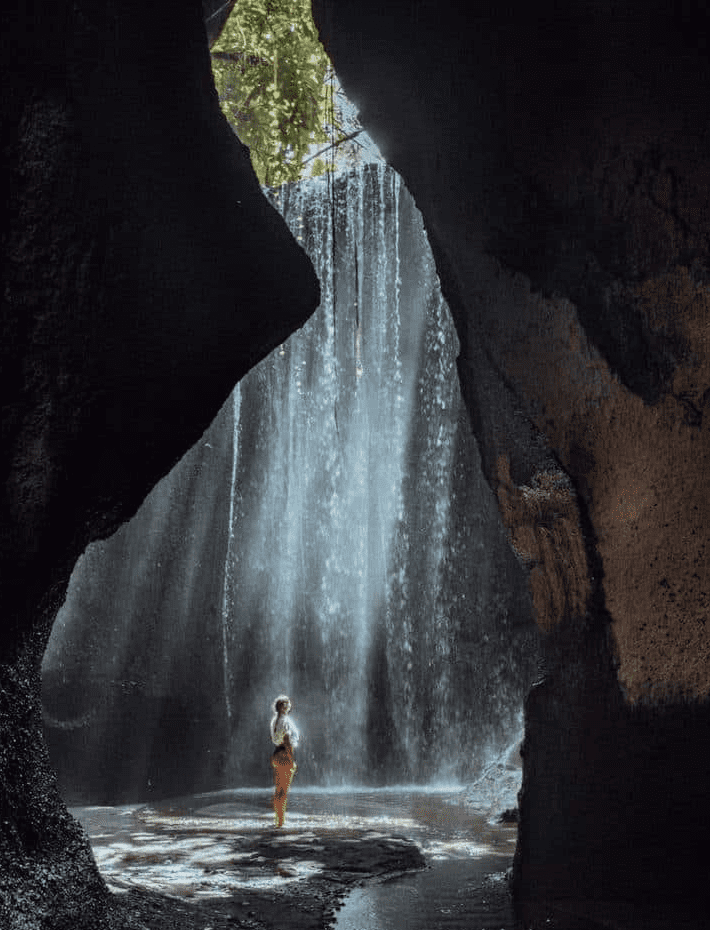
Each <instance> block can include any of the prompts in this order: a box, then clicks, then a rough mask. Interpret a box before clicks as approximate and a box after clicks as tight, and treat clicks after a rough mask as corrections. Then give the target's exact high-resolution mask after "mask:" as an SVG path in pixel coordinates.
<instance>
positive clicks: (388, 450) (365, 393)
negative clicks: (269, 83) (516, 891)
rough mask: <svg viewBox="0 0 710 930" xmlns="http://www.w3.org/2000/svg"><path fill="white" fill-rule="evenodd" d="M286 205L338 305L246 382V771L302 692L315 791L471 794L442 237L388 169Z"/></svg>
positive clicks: (235, 675)
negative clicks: (464, 758)
mask: <svg viewBox="0 0 710 930" xmlns="http://www.w3.org/2000/svg"><path fill="white" fill-rule="evenodd" d="M275 203H276V205H277V207H278V208H279V209H280V210H281V212H282V214H283V216H284V218H285V220H286V222H287V223H288V225H289V227H290V228H291V230H292V232H293V233H294V235H295V236H296V238H297V239H298V241H300V242H301V243H302V244H303V247H304V248H305V249H306V251H307V252H308V254H309V256H310V257H311V260H312V261H313V263H314V266H315V269H316V272H317V274H318V275H319V278H320V280H321V285H322V302H321V305H320V308H319V310H318V311H317V313H316V314H315V316H314V317H313V318H312V319H311V320H310V321H309V322H308V324H307V325H306V326H304V327H303V329H302V330H301V331H300V332H298V333H296V334H295V335H294V336H292V337H291V339H289V340H288V342H287V343H285V344H284V345H283V346H281V347H280V348H279V349H278V350H277V351H276V352H275V353H273V354H272V356H270V358H268V359H267V360H265V361H264V362H263V363H262V364H261V365H260V366H259V367H258V368H257V369H256V370H254V371H253V372H252V373H250V374H249V376H248V377H247V378H246V379H244V381H243V382H242V388H241V390H242V406H241V419H240V423H239V427H238V429H237V430H235V434H234V435H235V443H237V442H239V441H240V437H241V436H245V437H246V436H249V441H248V442H247V441H244V443H243V445H244V447H245V448H249V449H250V454H249V456H248V458H246V457H245V456H240V457H239V463H240V464H239V468H238V469H237V470H236V471H235V473H234V475H233V485H232V488H231V491H230V500H232V501H233V500H235V499H239V500H240V501H241V510H240V512H239V513H238V514H236V515H235V517H233V519H236V520H237V522H238V528H235V527H234V526H233V524H231V523H230V525H231V526H232V529H231V534H232V535H230V539H231V538H234V537H237V536H239V537H240V538H241V539H242V540H243V545H242V546H241V547H239V548H238V549H236V548H232V547H228V555H227V558H228V565H227V568H226V571H225V579H226V581H225V584H226V585H229V587H230V594H229V597H225V605H226V606H227V610H228V616H225V618H224V623H225V626H226V628H227V629H228V630H229V637H230V638H229V646H228V649H227V654H228V661H229V665H230V668H229V672H228V676H229V681H230V686H231V691H232V693H231V694H230V696H229V698H228V702H229V703H230V704H232V705H233V706H234V708H235V720H234V730H233V734H232V741H233V750H234V751H233V752H232V755H231V766H232V767H233V770H234V774H235V776H238V775H239V774H240V771H241V769H242V759H243V757H244V752H245V748H247V747H250V746H251V745H252V741H253V744H254V746H256V740H257V739H258V737H259V732H258V731H257V729H256V726H257V725H256V724H255V723H253V722H252V721H257V720H258V721H259V723H258V726H259V727H261V715H260V709H261V708H262V707H263V706H264V705H265V704H266V703H267V701H268V698H269V696H273V695H275V694H276V693H278V692H281V691H286V692H288V693H290V694H292V696H293V698H294V703H295V707H296V711H295V713H296V715H297V716H299V711H300V722H301V723H302V727H303V730H304V735H305V739H304V743H303V747H302V758H303V760H304V761H305V767H306V768H310V769H311V771H310V775H311V777H318V778H320V779H324V780H325V781H349V782H356V783H362V782H363V781H365V780H367V779H371V778H373V776H374V777H377V778H379V779H381V780H387V779H392V778H395V779H399V780H410V779H423V780H424V779H431V778H434V777H456V776H458V775H459V774H460V770H461V749H462V745H465V743H466V737H465V734H464V735H463V736H462V734H461V733H458V732H456V731H455V729H452V726H451V724H452V723H453V722H454V721H455V720H457V719H458V718H459V717H460V708H459V707H458V705H459V704H460V702H461V695H460V694H456V693H455V692H454V690H453V688H452V682H451V675H450V666H451V662H452V655H451V649H452V645H453V642H454V640H455V639H456V630H455V629H454V626H453V625H454V623H455V619H456V618H452V617H451V615H450V612H449V611H448V609H447V607H448V605H447V604H446V600H445V598H446V593H447V592H446V591H445V590H444V585H443V580H444V579H443V566H444V561H445V559H446V557H447V543H448V542H449V531H450V519H449V516H450V498H451V493H450V492H451V487H450V486H451V476H452V466H453V456H454V450H455V443H454V438H455V434H456V430H457V423H458V419H459V407H460V400H459V395H458V391H457V379H456V369H455V358H456V353H457V340H456V335H455V332H454V330H453V326H452V323H451V320H450V316H449V313H448V308H447V307H446V305H445V303H444V301H443V299H442V296H441V292H440V289H439V284H438V279H437V276H436V271H435V266H434V262H433V258H432V256H431V252H430V250H429V248H428V243H427V240H426V236H425V232H424V229H423V225H422V220H421V217H420V215H419V213H418V211H417V210H416V208H415V206H414V203H413V201H412V199H411V197H410V196H409V194H408V193H407V191H406V190H405V189H404V187H403V185H402V183H401V181H400V179H399V177H398V176H397V175H396V174H395V173H394V172H393V171H391V170H390V169H388V168H386V167H385V166H383V165H369V166H366V167H364V168H360V169H357V170H355V171H351V172H349V173H348V174H346V175H343V176H339V177H336V179H335V180H334V182H332V183H329V182H327V181H326V180H320V179H319V180H312V181H307V182H303V183H301V184H299V185H297V186H293V187H290V188H286V189H282V190H281V191H280V192H278V193H277V194H276V195H275ZM234 460H235V461H236V460H237V454H236V452H235V454H234ZM235 483H236V487H235ZM235 563H238V567H235ZM245 637H246V642H248V643H249V644H250V646H249V648H248V649H246V650H245V649H244V643H245ZM237 708H238V709H237ZM471 748H472V747H471ZM247 754H249V753H247Z"/></svg>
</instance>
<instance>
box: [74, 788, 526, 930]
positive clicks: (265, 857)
mask: <svg viewBox="0 0 710 930" xmlns="http://www.w3.org/2000/svg"><path fill="white" fill-rule="evenodd" d="M270 801H271V792H270V791H268V790H261V789H260V790H247V789H243V790H233V791H223V792H216V793H212V794H205V795H197V796H193V797H188V798H180V799H176V800H173V801H169V802H162V803H156V804H149V805H142V806H141V805H129V806H124V807H84V808H75V809H73V813H74V815H75V816H76V817H77V818H78V819H79V820H80V821H81V823H82V824H83V825H84V828H85V829H86V831H87V833H88V834H89V837H90V839H91V844H92V847H93V850H94V854H95V856H96V860H97V863H98V865H99V868H100V870H101V872H102V874H103V876H104V878H105V879H106V881H107V883H108V885H109V888H110V889H111V890H112V891H114V892H115V893H116V894H117V895H118V896H119V897H120V896H125V897H124V900H126V901H127V902H128V901H131V902H134V903H135V902H138V901H139V900H140V902H141V906H142V910H141V913H142V915H143V920H144V922H145V925H146V926H148V927H149V928H150V930H152V926H151V923H150V921H149V920H147V919H146V916H145V915H146V912H147V911H149V910H150V907H149V906H148V905H149V904H151V903H152V905H153V906H154V907H155V908H156V922H155V923H154V926H156V927H158V926H161V927H162V925H161V924H160V921H159V920H158V918H157V910H159V907H158V902H159V901H160V900H166V899H167V898H169V899H170V900H171V901H173V902H174V903H175V906H176V907H177V906H178V904H179V905H180V908H181V912H184V913H185V914H186V915H188V914H189V913H190V912H192V913H193V914H194V915H196V916H197V915H199V920H197V921H196V922H195V923H194V926H195V927H197V926H199V927H200V928H201V930H205V928H210V930H222V927H245V928H246V927H249V928H255V930H257V928H258V930H290V928H299V930H311V928H313V930H316V928H323V927H331V928H334V930H400V928H402V927H407V928H411V930H417V928H419V927H421V928H424V927H426V928H427V930H436V928H454V927H456V928H466V930H514V928H517V927H518V926H519V925H518V924H517V923H516V921H515V919H514V915H513V908H512V904H511V902H510V898H509V896H508V892H507V885H506V881H505V872H506V870H507V869H508V868H509V866H510V864H511V861H512V856H513V851H514V848H515V827H514V826H504V825H497V824H493V823H490V822H489V821H488V819H487V817H486V816H485V815H484V814H483V813H481V812H476V811H474V810H472V809H471V808H470V807H469V806H467V805H466V804H465V803H464V802H463V797H462V794H461V792H460V791H455V790H448V791H445V790H441V791H425V790H421V789H408V788H397V789H387V790H379V791H376V790H375V791H364V790H337V791H328V792H326V791H324V790H323V789H318V790H309V789H308V788H294V789H292V792H291V794H290V797H289V809H288V814H287V819H286V825H285V827H284V828H283V829H282V830H276V829H274V828H273V814H272V812H271V808H270ZM184 926H188V918H187V917H186V918H185V922H184Z"/></svg>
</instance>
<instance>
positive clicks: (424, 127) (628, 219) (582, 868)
mask: <svg viewBox="0 0 710 930" xmlns="http://www.w3.org/2000/svg"><path fill="white" fill-rule="evenodd" d="M313 6H314V15H315V18H316V21H317V23H318V25H319V28H320V30H321V35H322V38H323V41H324V44H325V46H326V49H327V51H328V53H329V54H330V56H331V59H332V61H333V63H334V66H335V68H336V70H337V73H338V75H339V77H340V80H341V81H342V84H343V87H344V89H345V91H346V93H347V94H348V96H349V97H350V99H352V100H353V101H354V102H355V103H356V105H357V106H358V108H359V110H360V115H361V119H362V121H363V124H364V125H365V127H366V129H367V130H368V132H370V134H371V135H372V136H373V138H374V139H375V141H376V142H377V144H378V145H379V147H380V149H381V151H382V152H383V154H384V155H385V157H386V158H387V159H388V161H389V163H390V164H391V165H392V166H393V167H395V168H396V170H397V171H399V172H400V174H401V175H402V177H403V178H404V179H405V182H406V183H407V186H408V188H409V190H410V191H411V192H412V194H413V195H414V197H415V200H416V202H417V205H418V207H419V208H420V210H421V211H422V213H423V215H424V218H425V224H426V227H427V232H428V235H429V238H430V241H431V242H432V245H433V247H434V251H435V255H436V259H437V266H438V269H439V274H440V277H441V280H442V289H443V291H444V293H445V296H446V298H447V301H448V303H449V305H450V307H451V309H452V313H453V314H454V318H455V321H456V326H457V331H458V335H459V339H460V342H461V355H460V358H459V372H460V376H461V381H462V389H463V394H464V396H465V398H466V402H467V405H468V409H469V413H470V416H471V419H472V423H473V426H474V430H475V432H476V435H477V438H478V441H479V444H480V448H481V454H482V459H483V463H484V468H485V470H486V474H487V477H488V480H489V482H490V485H491V487H492V488H493V489H494V490H495V492H496V494H497V496H498V500H499V504H500V509H501V514H502V516H503V519H504V521H505V522H506V524H507V526H508V528H509V532H510V541H511V545H512V546H513V548H514V550H515V551H516V552H517V554H518V556H519V558H520V560H521V561H522V562H523V564H525V565H526V566H527V567H528V570H529V585H530V590H531V595H532V598H533V602H534V604H535V608H536V611H537V619H538V623H539V625H540V627H541V629H542V630H544V631H545V632H546V637H545V644H546V645H545V651H546V666H547V669H546V675H545V679H544V681H543V682H542V683H541V684H540V686H539V687H537V688H535V689H533V692H532V694H531V695H530V698H529V700H528V704H527V721H526V728H527V732H526V739H525V744H524V755H525V767H524V784H523V791H522V794H521V823H520V831H519V842H518V852H517V856H516V868H515V876H514V886H515V888H516V891H517V893H518V896H519V897H520V898H521V899H524V900H527V901H530V902H534V901H535V900H550V899H553V898H557V897H559V898H561V897H575V896H576V897H588V898H597V899H602V898H613V899H617V900H618V899H622V898H625V899H635V900H640V899H642V898H643V897H644V896H646V897H647V898H649V899H654V900H658V899H660V898H664V897H671V898H672V897H676V898H680V899H683V900H689V899H691V898H695V899H697V898H700V899H702V898H705V897H706V895H707V889H706V887H705V875H704V868H703V866H702V857H701V858H700V860H699V859H698V857H697V855H696V852H695V850H696V849H698V848H703V845H704V842H705V840H704V837H705V836H706V835H707V829H708V826H710V822H709V821H710V816H709V815H710V810H709V808H708V803H707V801H706V800H705V799H704V787H703V786H704V785H705V784H707V778H708V775H709V774H710V772H709V771H708V763H707V762H705V761H704V759H705V758H707V757H708V753H707V742H708V733H709V729H708V728H709V725H710V717H709V713H708V706H709V705H708V692H709V691H710V639H709V638H708V635H707V621H708V606H709V602H708V584H709V581H710V579H709V578H708V572H707V569H706V563H707V541H708V529H707V528H708V517H710V513H709V512H708V510H709V506H710V505H709V504H708V495H707V479H706V476H707V473H708V453H709V451H710V446H709V441H710V440H709V435H710V434H709V432H708V413H709V403H710V368H709V367H708V366H709V364H710V358H709V355H708V353H709V350H710V341H709V338H708V333H709V321H708V305H707V301H708V287H707V285H708V256H707V237H708V232H710V213H709V211H708V206H709V203H708V180H709V179H710V176H709V173H708V169H709V167H710V161H709V154H710V153H709V151H708V130H707V117H706V113H705V110H706V100H707V94H708V77H709V75H708V61H707V56H706V54H705V51H704V49H703V47H702V43H699V42H698V40H697V36H698V35H705V34H706V32H707V25H708V23H707V19H706V16H705V14H704V13H702V11H699V10H696V9H694V8H692V7H691V5H689V4H680V5H678V4H671V3H668V2H660V0H655V2H651V3H640V2H634V0H627V2H624V3H620V4H611V3H607V2H604V0H601V2H584V0H577V2H573V3H571V4H566V5H565V6H564V8H562V7H560V5H558V4H555V3H551V2H543V3H538V4H531V5H528V6H526V7H525V8H521V7H515V8H513V7H507V6H505V5H501V4H493V3H489V2H479V3H475V4H470V5H466V6H464V5H463V4H458V3H455V2H449V3H446V2H445V3H439V2H437V3H434V2H428V0H422V2H416V3H395V4H387V5H384V4H377V3H374V2H372V3H370V2H365V3H357V4H355V3H349V2H347V0H314V4H313Z"/></svg>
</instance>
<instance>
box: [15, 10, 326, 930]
mask: <svg viewBox="0 0 710 930" xmlns="http://www.w3.org/2000/svg"><path fill="white" fill-rule="evenodd" d="M2 35H3V94H2V102H1V104H0V113H1V119H2V146H3V160H2V165H1V167H0V177H1V181H0V187H1V188H2V197H3V208H4V209H3V226H2V241H3V258H2V261H3V274H4V282H3V293H2V301H3V308H2V317H1V319H2V330H1V333H0V335H1V338H0V373H1V374H0V379H1V381H2V384H1V390H2V421H1V423H2V426H1V429H2V440H1V442H0V470H1V473H2V497H1V498H0V604H2V622H1V623H0V656H1V657H2V659H1V664H0V726H1V728H2V734H3V736H2V742H1V743H0V924H2V926H3V927H10V928H15V927H20V926H22V927H23V928H24V927H35V926H37V927H39V926H42V927H51V928H52V930H58V928H60V927H64V926H69V925H71V926H89V925H91V926H94V925H97V926H104V925H105V924H104V923H103V922H102V919H103V918H102V916H101V915H102V914H103V917H105V916H106V911H105V908H106V907H108V904H107V901H108V899H107V896H106V895H105V893H104V890H103V886H102V883H101V882H100V880H99V877H98V873H97V871H96V869H95V867H94V866H93V863H92V860H91V855H90V851H89V848H88V843H87V842H86V840H85V838H84V837H83V836H82V834H81V832H80V830H79V828H78V827H77V825H76V824H75V823H74V822H73V821H72V820H71V818H70V817H69V816H68V814H67V812H66V809H65V808H64V806H63V804H62V802H61V800H60V798H59V795H58V793H57V791H56V783H55V779H54V776H53V774H52V772H51V770H50V768H49V765H48V762H47V758H46V751H45V749H44V744H43V741H42V737H41V716H40V712H39V705H38V702H37V699H38V694H39V663H40V661H41V657H42V654H43V651H44V647H45V643H46V637H47V635H48V631H49V627H50V625H51V621H52V618H53V616H54V613H55V611H56V609H57V607H58V606H59V604H60V603H61V601H62V598H63V594H64V590H65V588H66V584H67V581H68V578H69V574H70V572H71V569H72V567H73V563H74V562H75V561H76V558H77V557H78V555H79V554H80V553H81V551H82V550H83V548H84V547H85V546H86V544H87V542H89V541H90V540H91V539H95V538H99V537H102V536H105V535H107V534H109V533H110V532H111V531H112V530H113V529H115V528H116V527H117V526H118V525H119V524H120V522H121V521H123V520H125V519H127V518H128V517H129V516H130V515H131V514H132V513H133V512H135V510H136V508H137V507H138V505H139V504H140V502H141V500H142V499H143V497H144V496H145V494H146V493H147V491H148V490H149V489H150V488H151V487H152V485H153V484H154V483H155V482H156V481H157V480H158V478H159V477H160V476H161V475H163V474H165V473H166V472H167V471H168V470H169V469H170V468H171V466H172V465H173V464H174V463H175V461H177V459H178V458H179V457H180V456H181V455H182V454H183V453H184V451H185V450H186V449H187V448H188V447H189V446H190V445H191V444H192V443H193V442H195V440H196V439H197V438H199V436H200V435H201V433H202V432H203V431H204V429H205V428H206V427H207V425H208V424H209V422H210V421H211V419H212V418H213V417H214V415H215V414H216V412H217V410H218V409H219V407H220V405H221V403H222V402H223V401H224V399H225V398H226V396H227V394H228V393H229V391H230V390H231V388H232V387H233V385H234V383H235V382H236V381H237V380H238V379H239V378H240V377H241V376H242V375H243V374H244V373H245V372H246V371H247V370H248V369H249V368H250V367H251V366H252V365H253V364H254V363H255V362H256V361H257V360H258V359H259V358H261V357H263V356H264V355H265V354H266V353H267V352H268V351H270V350H271V349H272V348H273V347H274V346H275V345H277V344H278V343H279V342H281V341H282V340H283V338H284V337H285V336H286V335H287V334H288V333H289V332H291V331H293V330H294V329H295V328H297V327H298V326H300V325H302V323H303V322H304V321H305V319H306V318H307V317H308V315H309V314H310V313H311V312H312V310H314V309H315V307H316V306H317V303H318V282H317V280H316V278H315V275H314V274H313V271H312V268H311V265H310V262H309V261H308V260H307V258H306V257H305V254H304V253H303V252H302V251H301V249H300V248H299V247H298V246H297V245H296V243H295V242H294V241H293V239H292V238H291V236H290V234H289V232H288V230H287V229H286V227H285V225H284V224H283V222H282V220H281V218H280V217H279V216H278V214H277V213H276V211H275V210H273V209H272V208H271V207H270V206H269V205H268V203H267V202H266V201H265V200H264V198H263V196H262V194H261V191H260V188H259V185H258V182H257V180H256V178H255V176H254V175H253V172H252V170H251V166H250V164H249V159H248V153H247V152H246V150H245V149H244V148H243V147H242V146H241V145H240V144H239V143H238V141H237V140H236V139H235V137H234V135H233V134H232V132H231V130H230V129H229V128H228V126H227V124H226V122H225V121H224V120H223V118H222V116H221V114H220V112H219V108H218V104H217V99H216V94H215V91H214V86H213V84H212V78H211V72H210V62H209V56H208V52H207V42H206V37H205V29H204V25H203V19H202V7H201V4H200V0H194V2H188V0H185V2H181V3H177V4H175V3H168V2H163V0H158V2H155V3H149V4H143V3H137V2H134V0H120V2H119V0H103V2H98V3H97V2H78V3H68V2H57V3H53V4H50V5H49V6H48V7H46V8H40V7H39V6H37V5H35V4H21V3H16V4H12V3H11V4H10V5H9V6H8V5H5V7H4V8H3V13H2ZM82 894H85V895H88V896H89V899H90V901H91V903H89V899H86V900H84V901H83V902H82V900H81V895H82Z"/></svg>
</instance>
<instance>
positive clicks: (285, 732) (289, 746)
mask: <svg viewBox="0 0 710 930" xmlns="http://www.w3.org/2000/svg"><path fill="white" fill-rule="evenodd" d="M272 710H273V712H274V716H273V717H272V718H271V741H272V742H273V744H274V745H275V746H276V749H275V750H274V754H273V755H272V757H271V767H272V768H273V770H274V816H275V818H276V826H277V827H282V826H283V822H284V817H285V816H286V797H287V795H288V789H289V788H290V787H291V781H292V780H293V776H294V775H295V774H296V770H297V768H298V766H297V765H296V763H295V762H294V759H293V750H294V749H295V748H296V746H298V730H297V729H296V727H295V725H294V723H293V721H292V720H289V716H288V715H289V714H290V713H291V700H290V698H289V697H288V696H287V695H285V694H281V695H279V697H277V698H276V700H275V701H274V703H273V705H272Z"/></svg>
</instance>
